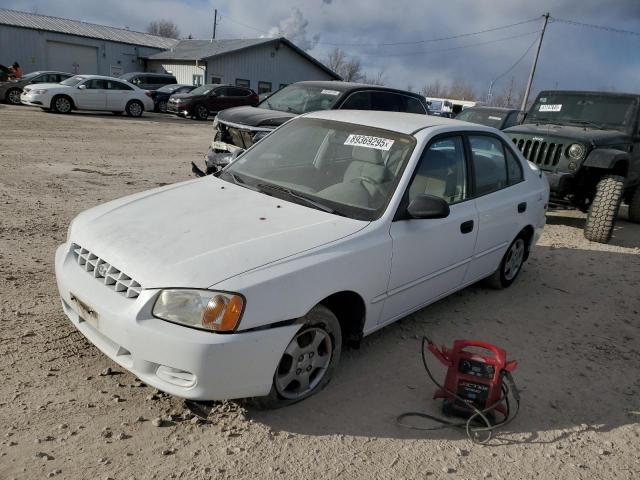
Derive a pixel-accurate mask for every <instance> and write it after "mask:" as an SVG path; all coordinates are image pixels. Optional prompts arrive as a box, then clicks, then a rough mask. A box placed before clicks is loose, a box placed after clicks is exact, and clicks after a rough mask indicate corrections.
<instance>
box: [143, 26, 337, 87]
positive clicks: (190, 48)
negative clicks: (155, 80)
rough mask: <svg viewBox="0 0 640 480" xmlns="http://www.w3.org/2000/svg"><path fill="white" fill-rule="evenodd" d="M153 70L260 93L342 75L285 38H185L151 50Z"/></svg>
mask: <svg viewBox="0 0 640 480" xmlns="http://www.w3.org/2000/svg"><path fill="white" fill-rule="evenodd" d="M147 70H148V71H150V72H157V73H164V72H170V73H172V74H173V75H175V76H176V78H177V79H178V83H186V84H190V85H202V84H203V83H230V84H234V85H237V86H240V87H249V88H252V89H253V90H255V91H256V92H258V93H265V92H271V91H275V90H278V89H280V88H282V87H284V86H285V85H288V84H290V83H294V82H300V81H302V80H339V79H340V77H339V76H338V75H337V74H336V73H335V72H333V71H332V70H330V69H329V68H327V67H326V66H325V65H323V64H322V63H320V62H319V61H318V60H316V59H315V58H313V57H312V56H310V55H309V54H308V53H306V52H305V51H304V50H301V49H300V48H298V47H296V46H295V45H294V44H293V43H291V42H290V41H289V40H287V39H286V38H283V37H281V38H256V39H242V40H181V41H180V42H179V43H178V44H177V45H175V46H174V47H172V48H170V49H169V50H167V51H164V52H160V53H156V54H155V55H151V56H149V58H148V61H147Z"/></svg>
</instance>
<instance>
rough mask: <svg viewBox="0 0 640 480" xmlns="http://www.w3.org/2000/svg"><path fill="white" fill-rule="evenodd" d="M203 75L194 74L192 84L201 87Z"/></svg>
mask: <svg viewBox="0 0 640 480" xmlns="http://www.w3.org/2000/svg"><path fill="white" fill-rule="evenodd" d="M202 80H203V79H202V75H198V74H196V75H193V76H192V85H195V86H196V87H199V86H201V85H202Z"/></svg>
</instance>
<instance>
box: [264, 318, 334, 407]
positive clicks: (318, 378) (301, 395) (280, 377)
mask: <svg viewBox="0 0 640 480" xmlns="http://www.w3.org/2000/svg"><path fill="white" fill-rule="evenodd" d="M300 321H301V322H302V323H303V326H302V328H300V330H298V332H297V333H296V334H295V335H294V337H293V339H291V341H290V342H289V345H287V348H285V350H284V353H283V354H282V358H281V359H280V362H279V363H278V367H277V368H276V372H275V374H274V375H273V383H272V386H271V391H270V392H269V394H268V395H267V396H265V397H260V398H257V399H255V403H257V404H258V406H260V407H262V408H280V407H284V406H287V405H291V404H292V403H296V402H299V401H301V400H304V399H305V398H307V397H310V396H311V395H313V394H315V393H317V392H319V391H320V390H322V389H323V388H324V387H325V386H326V385H327V384H328V383H329V380H331V376H332V375H333V372H334V370H335V368H336V365H337V364H338V362H339V360H340V353H341V350H342V332H341V330H340V322H338V319H337V318H336V316H335V315H334V314H333V312H332V311H331V310H329V309H328V308H326V307H324V306H322V305H317V306H315V307H314V308H313V309H312V310H311V311H310V312H309V313H307V314H306V315H305V316H304V317H302V318H301V319H300Z"/></svg>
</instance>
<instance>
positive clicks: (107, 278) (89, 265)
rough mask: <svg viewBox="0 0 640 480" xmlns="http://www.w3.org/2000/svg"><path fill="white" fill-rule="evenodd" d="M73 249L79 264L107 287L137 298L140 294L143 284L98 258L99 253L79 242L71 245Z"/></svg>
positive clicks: (128, 296)
mask: <svg viewBox="0 0 640 480" xmlns="http://www.w3.org/2000/svg"><path fill="white" fill-rule="evenodd" d="M71 251H72V252H73V255H74V256H75V258H76V260H77V261H78V265H80V266H81V267H82V268H83V269H84V270H85V271H86V272H88V273H90V274H91V275H92V276H93V277H94V278H96V279H98V280H100V281H101V282H103V283H104V284H105V285H106V286H107V287H109V288H111V289H112V290H115V291H116V292H118V293H121V294H122V295H124V296H125V297H127V298H136V297H137V296H138V295H140V292H141V291H142V286H140V284H139V283H138V282H136V281H135V280H134V279H132V278H131V277H129V276H128V275H126V274H125V273H123V272H122V271H120V270H118V269H117V268H116V267H114V266H113V265H111V264H110V263H107V262H106V261H105V260H103V259H101V258H98V256H97V255H95V254H93V253H91V252H90V251H89V250H87V249H86V248H82V247H81V246H80V245H78V244H77V243H74V244H72V245H71Z"/></svg>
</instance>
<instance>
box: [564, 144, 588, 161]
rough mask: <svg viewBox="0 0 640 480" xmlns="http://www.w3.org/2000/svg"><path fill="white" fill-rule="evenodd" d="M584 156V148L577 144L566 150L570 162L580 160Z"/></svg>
mask: <svg viewBox="0 0 640 480" xmlns="http://www.w3.org/2000/svg"><path fill="white" fill-rule="evenodd" d="M583 155H584V147H583V146H582V145H580V144H579V143H573V144H571V145H570V146H569V148H567V156H568V157H569V158H570V159H572V160H580V159H581V158H582V156H583Z"/></svg>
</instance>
